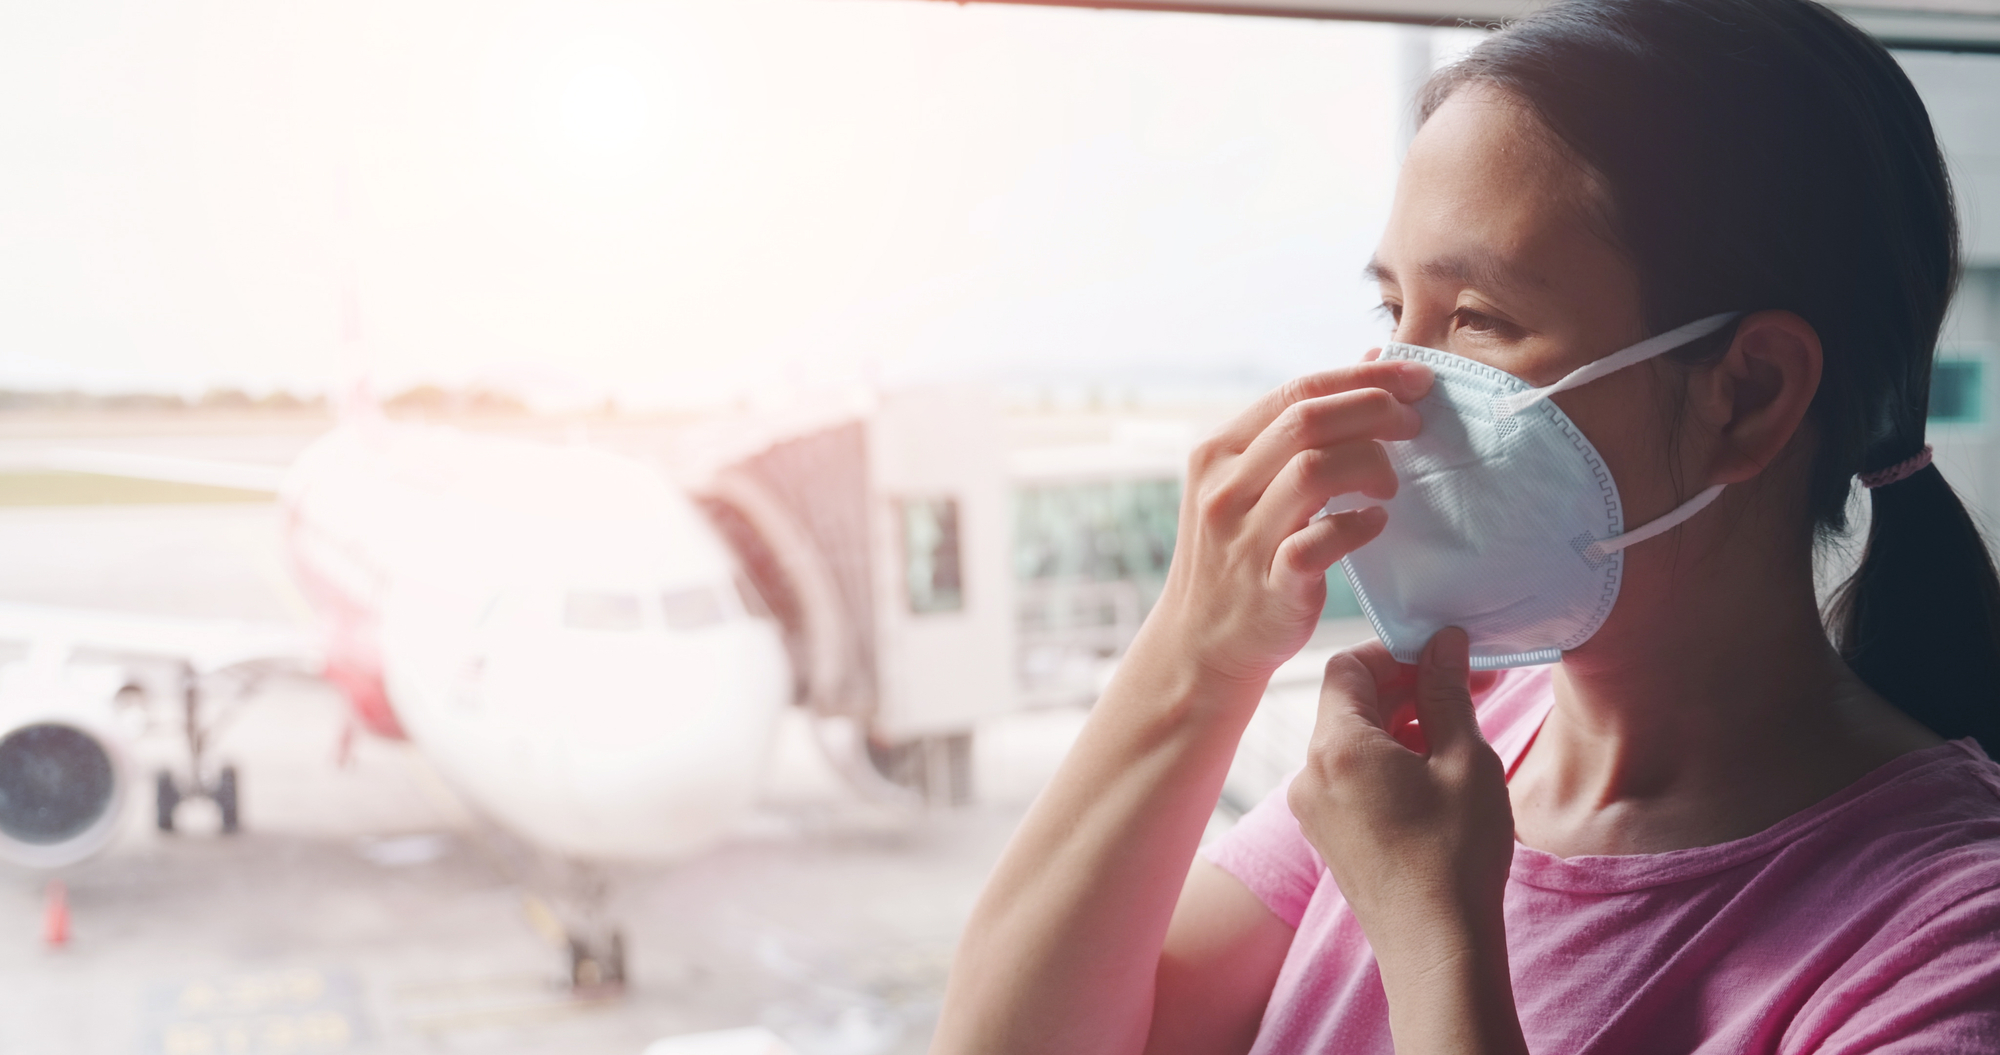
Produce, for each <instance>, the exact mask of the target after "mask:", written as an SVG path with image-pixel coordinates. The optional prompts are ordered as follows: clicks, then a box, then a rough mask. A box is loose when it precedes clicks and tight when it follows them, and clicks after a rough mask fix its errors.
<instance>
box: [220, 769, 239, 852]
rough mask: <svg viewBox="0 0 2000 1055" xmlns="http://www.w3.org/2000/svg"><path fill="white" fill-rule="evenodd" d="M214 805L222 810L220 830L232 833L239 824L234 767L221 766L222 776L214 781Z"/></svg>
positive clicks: (228, 833)
mask: <svg viewBox="0 0 2000 1055" xmlns="http://www.w3.org/2000/svg"><path fill="white" fill-rule="evenodd" d="M215 805H216V806H217V807H218V808H219V809H221V810H222V831H223V833H224V834H225V835H230V834H234V833H235V832H236V831H237V829H238V828H239V827H240V826H241V825H240V824H239V822H238V819H237V817H238V815H237V812H236V767H235V766H223V767H222V776H221V778H220V779H218V780H217V781H216V782H215Z"/></svg>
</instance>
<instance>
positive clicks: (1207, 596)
mask: <svg viewBox="0 0 2000 1055" xmlns="http://www.w3.org/2000/svg"><path fill="white" fill-rule="evenodd" d="M1371 358H1372V356H1371ZM1430 387H1431V371H1430V368H1429V367H1427V366H1424V365H1423V364H1421V363H1412V362H1407V361H1401V360H1397V361H1388V362H1384V361H1380V360H1375V361H1370V362H1363V363H1359V364H1357V365H1354V366H1350V367H1344V368H1341V369H1338V370H1328V371H1325V372H1323V373H1317V374H1309V375H1307V376H1305V377H1301V378H1297V379H1294V380H1292V381H1289V382H1287V383H1286V384H1284V385H1283V386H1282V387H1280V388H1278V389H1277V390H1276V391H1274V392H1272V393H1270V394H1269V395H1266V396H1265V397H1264V398H1262V399H1260V400H1258V401H1257V402H1256V403H1255V404H1253V405H1252V406H1251V407H1250V408H1249V409H1248V410H1245V411H1244V412H1243V413H1242V414H1240V415H1238V416H1237V417H1236V418H1235V419H1233V420H1232V421H1230V422H1229V423H1228V424H1227V425H1225V426H1223V427H1222V429H1221V430H1220V431H1218V432H1217V433H1216V434H1215V435H1213V436H1211V437H1210V438H1209V439H1207V440H1205V441H1203V442H1202V443H1201V444H1200V445H1199V446H1197V447H1196V448H1195V450H1194V454H1193V455H1192V457H1190V458H1189V460H1188V478H1187V486H1186V488H1185V491H1184V492H1183V495H1182V498H1181V518H1180V530H1179V536H1178V539H1177V541H1176V543H1175V548H1174V559H1173V565H1172V567H1171V569H1170V570H1169V571H1168V573H1167V583H1166V588H1165V589H1164V590H1163V591H1162V593H1161V596H1160V602H1159V605H1158V606H1157V607H1156V608H1155V609H1154V612H1153V617H1152V618H1151V619H1149V620H1148V621H1147V624H1146V628H1145V630H1143V631H1142V632H1141V635H1140V640H1139V641H1136V642H1134V644H1133V652H1134V653H1135V654H1136V653H1143V654H1144V658H1143V659H1142V660H1141V661H1142V662H1147V663H1155V662H1160V661H1162V660H1167V659H1170V657H1179V658H1181V659H1182V660H1183V661H1191V662H1192V663H1194V664H1195V666H1196V674H1197V676H1201V677H1204V678H1211V679H1221V680H1222V681H1223V682H1225V683H1236V684H1245V685H1250V684H1254V685H1257V686H1259V687H1261V685H1262V683H1263V682H1264V681H1265V680H1266V679H1268V678H1269V677H1270V676H1271V672H1272V671H1274V670H1276V669H1277V668H1278V665H1279V664H1281V663H1283V662H1284V661H1285V660H1287V659H1290V658H1291V657H1292V655H1293V654H1294V653H1296V652H1297V651H1298V650H1299V649H1300V648H1301V647H1302V646H1304V644H1305V643H1306V639H1307V638H1309V637H1311V636H1312V631H1313V627H1314V626H1315V625H1316V624H1317V623H1318V621H1319V614H1320V609H1321V607H1322V606H1324V604H1325V603H1326V571H1327V569H1328V568H1330V567H1332V566H1333V564H1334V562H1335V561H1338V560H1340V559H1341V558H1342V557H1345V556H1346V555H1347V554H1349V553H1351V552H1353V551H1354V550H1355V549H1357V548H1359V547H1360V546H1361V545H1362V544H1363V543H1365V542H1367V541H1368V540H1370V539H1372V538H1374V537H1375V536H1376V535H1377V534H1378V533H1380V532H1381V530H1382V526H1383V524H1385V523H1386V522H1387V516H1388V515H1387V513H1386V511H1384V510H1383V509H1382V508H1381V507H1380V506H1369V507H1367V508H1365V509H1359V510H1355V511H1353V512H1347V513H1337V514H1334V515H1332V516H1327V517H1321V518H1320V519H1318V520H1314V519H1313V516H1314V514H1316V513H1318V512H1319V510H1320V509H1321V508H1322V507H1323V506H1325V505H1326V503H1327V502H1328V500H1330V499H1332V498H1333V497H1335V496H1336V495H1342V494H1349V493H1357V492H1358V493H1360V494H1363V495H1366V496H1368V497H1369V498H1373V499H1377V500H1386V499H1388V498H1391V497H1394V495H1395V493H1396V474H1395V472H1394V471H1392V470H1391V469H1390V467H1389V457H1388V454H1387V453H1386V452H1385V451H1384V450H1383V449H1382V444H1381V442H1380V441H1382V440H1405V439H1410V438H1411V437H1413V436H1415V435H1416V434H1417V430H1418V429H1419V428H1420V427H1421V426H1422V421H1421V419H1419V417H1418V416H1417V412H1416V411H1415V410H1413V409H1411V407H1410V406H1409V404H1411V403H1413V402H1415V401H1416V400H1418V399H1421V398H1423V396H1424V394H1425V393H1427V392H1429V391H1430ZM1135 658H1137V657H1135Z"/></svg>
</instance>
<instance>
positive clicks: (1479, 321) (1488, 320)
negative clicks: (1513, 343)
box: [1451, 308, 1521, 337]
mask: <svg viewBox="0 0 2000 1055" xmlns="http://www.w3.org/2000/svg"><path fill="white" fill-rule="evenodd" d="M1451 318H1452V321H1453V322H1454V323H1456V324H1457V327H1458V328H1459V329H1461V330H1470V331H1472V332H1473V333H1486V334H1492V335H1493V336H1496V337H1511V336H1519V335H1520V332H1521V329H1520V327H1518V326H1515V325H1514V324H1513V323H1510V322H1504V321H1502V320H1500V319H1496V318H1494V317H1493V316H1491V315H1488V314H1486V313H1484V312H1479V311H1474V310H1472V309H1471V308H1459V309H1458V310H1457V311H1454V312H1452V313H1451Z"/></svg>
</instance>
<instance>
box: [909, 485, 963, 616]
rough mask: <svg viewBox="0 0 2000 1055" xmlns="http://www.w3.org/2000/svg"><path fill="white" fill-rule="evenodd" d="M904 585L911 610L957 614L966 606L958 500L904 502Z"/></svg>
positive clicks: (915, 500)
mask: <svg viewBox="0 0 2000 1055" xmlns="http://www.w3.org/2000/svg"><path fill="white" fill-rule="evenodd" d="M902 520H903V583H904V591H905V593H906V594H907V595H908V598H909V602H910V611H912V612H915V613H917V614H919V615H923V614H928V613H931V612H956V611H960V610H962V609H963V608H964V607H965V587H964V579H963V577H962V575H961V573H960V568H959V549H958V500H957V499H955V498H906V499H904V500H903V501H902Z"/></svg>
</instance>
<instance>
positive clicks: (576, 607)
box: [563, 590, 646, 630]
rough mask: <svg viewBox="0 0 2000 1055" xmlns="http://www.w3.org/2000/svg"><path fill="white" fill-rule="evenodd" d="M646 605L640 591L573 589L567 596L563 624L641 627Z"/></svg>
mask: <svg viewBox="0 0 2000 1055" xmlns="http://www.w3.org/2000/svg"><path fill="white" fill-rule="evenodd" d="M645 625H646V620H645V607H644V604H643V602H642V601H641V600H640V599H639V595H638V594H636V593H610V592H606V591H602V590H571V591H570V592H569V594H568V595H567V596H566V597H564V599H563V626H565V627H568V628H569V629H571V630H639V629H642V628H643V627H644V626H645Z"/></svg>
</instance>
